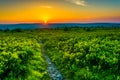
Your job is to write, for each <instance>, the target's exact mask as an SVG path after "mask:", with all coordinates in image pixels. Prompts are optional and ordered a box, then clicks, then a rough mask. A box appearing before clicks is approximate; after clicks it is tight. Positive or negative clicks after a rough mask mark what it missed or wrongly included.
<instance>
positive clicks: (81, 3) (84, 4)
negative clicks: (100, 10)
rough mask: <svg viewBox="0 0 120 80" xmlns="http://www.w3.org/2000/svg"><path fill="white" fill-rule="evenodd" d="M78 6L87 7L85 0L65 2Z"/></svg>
mask: <svg viewBox="0 0 120 80" xmlns="http://www.w3.org/2000/svg"><path fill="white" fill-rule="evenodd" d="M66 1H69V2H71V3H74V4H76V5H79V6H88V5H87V3H86V2H85V0H66Z"/></svg>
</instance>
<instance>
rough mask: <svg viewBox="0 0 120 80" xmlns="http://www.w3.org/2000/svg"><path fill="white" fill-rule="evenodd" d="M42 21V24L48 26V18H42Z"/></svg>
mask: <svg viewBox="0 0 120 80" xmlns="http://www.w3.org/2000/svg"><path fill="white" fill-rule="evenodd" d="M42 20H43V23H44V24H48V20H49V18H48V17H47V16H44V17H43V19H42Z"/></svg>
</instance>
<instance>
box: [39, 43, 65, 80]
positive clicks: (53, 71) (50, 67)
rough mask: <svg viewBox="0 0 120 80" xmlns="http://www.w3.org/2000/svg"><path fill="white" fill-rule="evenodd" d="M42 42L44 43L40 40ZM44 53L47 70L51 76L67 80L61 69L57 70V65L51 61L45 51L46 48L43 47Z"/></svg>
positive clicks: (55, 79)
mask: <svg viewBox="0 0 120 80" xmlns="http://www.w3.org/2000/svg"><path fill="white" fill-rule="evenodd" d="M40 44H41V45H43V44H42V42H41V41H40ZM42 54H43V56H44V57H45V59H46V63H47V65H48V66H47V71H48V73H49V76H50V77H51V78H52V79H53V80H65V79H63V76H62V75H61V74H60V72H59V70H57V68H56V67H55V65H54V64H53V63H52V62H51V60H50V58H49V56H48V55H47V54H46V53H45V50H44V48H43V47H42Z"/></svg>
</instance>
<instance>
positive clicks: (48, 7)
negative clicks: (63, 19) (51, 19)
mask: <svg viewBox="0 0 120 80" xmlns="http://www.w3.org/2000/svg"><path fill="white" fill-rule="evenodd" d="M40 7H41V8H49V9H51V8H52V6H40Z"/></svg>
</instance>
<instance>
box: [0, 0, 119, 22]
mask: <svg viewBox="0 0 120 80" xmlns="http://www.w3.org/2000/svg"><path fill="white" fill-rule="evenodd" d="M91 22H92V23H95V22H120V0H0V23H91Z"/></svg>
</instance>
